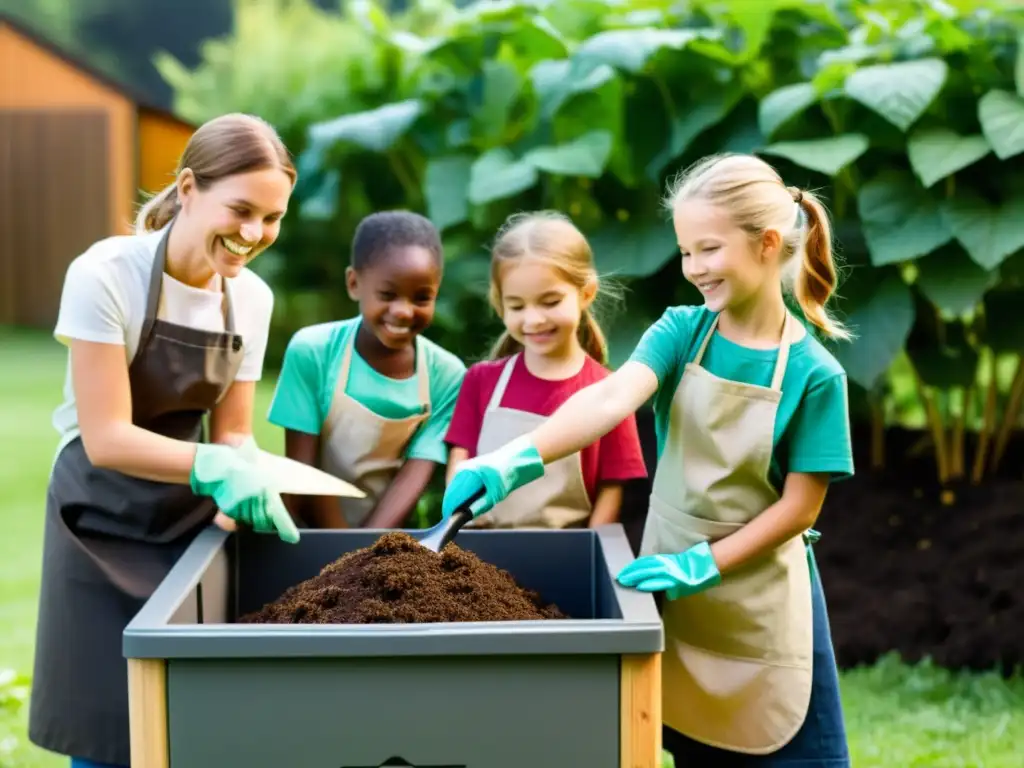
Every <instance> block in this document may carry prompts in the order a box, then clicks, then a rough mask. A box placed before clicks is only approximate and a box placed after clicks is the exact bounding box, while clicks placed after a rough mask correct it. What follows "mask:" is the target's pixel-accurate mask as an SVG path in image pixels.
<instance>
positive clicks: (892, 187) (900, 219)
mask: <svg viewBox="0 0 1024 768" xmlns="http://www.w3.org/2000/svg"><path fill="white" fill-rule="evenodd" d="M857 210H858V213H859V214H860V220H861V225H862V227H863V230H864V239H865V240H867V243H868V250H869V252H870V253H871V262H872V263H873V264H874V265H875V266H882V265H883V264H895V263H897V262H900V261H909V260H911V259H916V258H918V257H920V256H924V255H925V254H927V253H931V252H932V251H934V250H935V249H936V248H938V247H939V246H940V245H945V244H946V243H948V242H949V241H950V239H951V238H952V237H953V233H952V232H951V231H950V229H949V227H948V226H947V224H946V221H945V219H944V217H943V215H942V212H941V209H940V206H939V204H938V203H937V202H936V201H935V200H934V199H933V198H932V197H931V195H929V194H928V192H927V191H926V190H924V189H922V188H921V186H920V185H919V184H918V183H917V181H916V180H915V179H914V177H913V176H911V175H910V174H909V173H905V172H903V171H883V172H882V173H880V174H879V175H878V176H876V177H875V178H873V179H872V180H871V181H869V182H867V183H866V184H864V185H863V186H862V187H861V188H860V193H859V194H858V195H857Z"/></svg>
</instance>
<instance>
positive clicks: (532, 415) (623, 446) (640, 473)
mask: <svg viewBox="0 0 1024 768" xmlns="http://www.w3.org/2000/svg"><path fill="white" fill-rule="evenodd" d="M600 287H601V286H600V281H599V279H598V275H597V271H596V270H595V268H594V260H593V254H592V253H591V249H590V245H589V244H588V243H587V240H586V238H585V237H584V236H583V235H582V234H581V233H580V231H579V230H578V229H577V228H576V227H575V226H574V225H573V223H572V222H571V221H570V220H569V219H568V218H567V217H565V216H563V215H561V214H558V213H554V212H549V211H545V212H539V213H530V214H519V215H516V216H513V217H511V218H510V219H509V220H508V221H507V222H506V223H505V225H504V226H503V227H502V229H501V231H500V232H499V233H498V237H497V239H496V241H495V244H494V247H493V249H492V259H491V286H490V296H489V298H490V302H491V306H492V307H493V308H494V311H495V312H497V314H498V316H499V317H500V318H501V319H502V321H503V322H504V324H505V332H504V333H503V334H502V336H501V338H499V339H498V341H497V342H496V343H495V345H494V347H493V349H492V350H491V359H490V360H488V361H485V362H482V363H478V364H476V365H474V366H472V367H470V369H469V370H468V371H467V372H466V377H465V379H464V380H463V383H462V389H461V391H460V393H459V399H458V401H457V402H456V405H455V412H454V414H453V416H452V422H451V426H450V428H449V430H448V435H447V438H446V440H447V442H448V444H449V445H450V446H451V448H452V450H451V456H450V458H449V461H448V467H449V469H448V473H449V476H451V475H452V473H453V472H454V471H456V470H457V469H458V466H459V464H460V463H461V462H464V461H466V460H469V459H471V458H472V457H473V456H475V455H477V454H478V453H487V452H489V451H493V450H495V449H496V448H499V447H501V446H504V445H507V444H509V443H511V442H513V441H515V440H516V439H517V438H519V437H521V436H522V435H525V434H526V433H527V432H529V431H530V430H532V429H534V428H535V427H537V426H539V425H540V424H542V423H543V422H544V421H545V420H546V419H547V418H548V417H549V416H550V415H551V414H552V413H553V412H554V411H555V410H556V409H557V408H558V407H559V406H560V405H561V404H562V403H564V402H565V401H566V400H568V399H569V398H570V397H572V395H574V394H575V393H576V392H578V391H580V390H581V389H584V388H585V387H588V386H590V385H591V384H593V383H595V382H598V381H601V380H603V379H604V378H606V377H607V376H608V375H609V373H610V372H609V371H608V369H607V368H606V367H605V365H606V363H607V361H608V345H607V342H606V341H605V337H604V333H603V332H602V330H601V327H600V325H598V323H597V321H596V319H595V318H594V316H593V313H592V307H593V304H594V302H595V300H596V298H597V295H598V292H599V288H600ZM646 476H647V470H646V467H645V465H644V460H643V454H642V452H641V448H640V439H639V436H638V433H637V427H636V420H635V417H634V416H633V414H628V415H624V417H623V418H622V419H620V420H619V423H618V424H615V425H612V428H611V429H610V430H609V431H608V433H607V434H605V435H603V436H602V437H600V439H597V440H594V441H592V442H591V443H589V444H587V445H580V446H579V447H578V448H577V450H575V451H573V452H571V454H570V455H566V456H565V457H563V458H562V459H561V460H560V461H558V462H555V463H554V464H552V465H551V466H549V467H548V468H547V471H546V472H545V473H544V477H543V478H542V479H541V480H540V481H538V482H536V483H533V484H532V485H531V486H530V487H529V488H524V489H522V492H521V493H516V494H513V495H512V496H511V497H510V498H508V499H506V500H505V501H504V502H503V503H502V504H500V505H498V506H497V507H496V508H495V509H492V510H491V512H490V513H489V514H488V515H486V516H485V517H484V518H482V519H480V520H478V521H474V522H473V523H470V525H471V526H473V525H476V526H480V527H499V528H517V527H531V528H537V527H541V528H567V527H582V526H587V525H589V526H597V525H602V524H605V523H609V522H614V521H616V520H618V518H619V511H620V507H621V504H622V486H623V484H624V483H625V482H626V481H628V480H633V479H638V478H645V477H646Z"/></svg>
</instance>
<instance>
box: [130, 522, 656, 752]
mask: <svg viewBox="0 0 1024 768" xmlns="http://www.w3.org/2000/svg"><path fill="white" fill-rule="evenodd" d="M382 533H384V531H368V530H337V531H334V530H331V531H313V530H311V531H303V534H302V540H301V541H300V542H299V543H298V544H296V545H290V544H285V543H283V542H281V541H279V540H278V539H277V538H276V537H272V536H264V535H254V534H227V533H225V532H223V531H220V530H219V529H216V528H210V529H208V530H206V531H204V532H203V533H201V534H200V535H199V536H198V537H197V538H196V540H195V541H194V542H193V543H192V545H191V546H190V547H189V549H188V550H187V551H186V552H185V554H184V555H183V556H182V558H181V560H180V561H179V562H178V563H177V565H176V566H175V567H174V569H173V570H172V571H171V573H170V574H169V575H168V576H167V578H166V579H165V580H164V582H163V583H162V584H161V586H160V587H159V588H158V589H157V591H156V592H155V593H154V595H153V596H152V598H150V600H149V601H148V602H147V603H146V604H145V606H144V607H143V608H142V610H141V611H140V612H139V613H138V614H137V615H136V616H135V618H134V619H133V621H132V622H131V623H130V624H129V625H128V627H127V628H126V629H125V632H124V644H123V650H124V655H125V657H126V658H127V659H128V669H129V696H130V707H131V719H132V723H131V725H132V766H133V768H233V766H239V767H240V768H241V767H243V766H244V768H284V767H285V766H287V767H288V768H383V767H384V766H414V767H415V768H456V767H458V768H463V767H464V768H525V766H536V767H537V768H584V767H585V768H623V767H624V766H628V768H657V767H658V766H659V764H660V752H661V738H660V734H661V671H660V661H661V655H660V652H661V651H662V649H663V633H662V625H661V621H660V617H659V615H658V611H657V608H656V605H655V602H654V600H653V598H652V597H651V596H650V595H646V594H643V593H638V592H635V591H632V590H626V589H622V588H621V587H619V586H618V585H617V584H616V583H615V581H614V574H615V573H616V572H617V571H618V570H619V569H620V568H621V567H622V566H623V565H625V564H626V563H628V562H629V561H630V560H631V559H632V558H633V554H632V551H631V550H630V547H629V544H628V542H627V540H626V536H625V533H624V532H623V529H622V527H621V526H620V525H618V524H615V525H609V526H604V527H602V528H599V529H595V530H567V531H545V530H521V531H506V530H496V531H484V530H464V531H463V532H461V533H460V534H459V536H458V538H457V539H456V543H457V544H458V546H460V547H462V548H464V549H468V550H471V551H473V552H475V553H476V554H477V555H478V556H479V557H480V558H481V559H482V560H485V561H487V562H490V563H493V564H494V565H496V566H498V567H500V568H505V569H507V570H508V571H509V572H510V573H512V575H513V576H514V577H515V578H516V580H517V581H518V582H519V583H520V584H522V585H523V586H525V587H528V588H531V589H536V590H537V591H539V592H540V593H541V594H542V595H543V597H544V598H545V599H546V600H548V601H552V602H555V603H557V604H558V605H559V606H560V607H561V608H562V609H563V611H565V612H566V613H567V614H569V615H570V616H572V619H570V620H557V621H528V622H466V623H452V624H373V625H352V624H336V625H278V624H274V625H259V624H256V625H254V624H234V623H232V622H233V621H234V618H235V617H236V616H238V615H241V614H244V613H247V612H249V611H252V610H255V609H257V608H259V607H260V606H261V605H263V604H264V603H266V602H269V601H271V600H274V599H275V598H277V597H278V596H279V595H280V594H281V593H282V592H283V591H284V590H285V589H286V588H288V587H290V586H292V585H293V584H297V583H298V582H300V581H303V580H305V579H307V578H310V577H312V576H314V575H316V574H317V573H318V572H319V571H320V569H321V568H322V567H323V566H324V565H326V564H327V563H329V562H331V561H333V560H335V559H336V558H338V557H340V556H341V555H342V554H344V553H345V552H349V551H351V550H354V549H359V548H361V547H365V546H369V545H370V544H372V543H373V542H374V541H376V539H377V538H378V537H379V536H380V535H381V534H382ZM410 533H412V534H413V535H418V534H419V533H420V532H417V531H410Z"/></svg>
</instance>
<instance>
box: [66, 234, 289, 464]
mask: <svg viewBox="0 0 1024 768" xmlns="http://www.w3.org/2000/svg"><path fill="white" fill-rule="evenodd" d="M162 236H163V230H161V231H159V232H150V233H147V234H144V235H116V236H114V237H108V238H106V239H104V240H100V241H99V242H97V243H95V244H94V245H92V246H91V247H90V248H89V249H88V250H86V251H85V252H84V253H83V254H81V255H80V256H78V257H76V258H75V260H74V261H72V262H71V264H70V265H69V266H68V270H67V273H66V275H65V277H64V289H63V293H62V294H61V299H60V309H59V311H58V315H57V326H56V328H55V329H54V332H53V335H54V337H55V338H56V339H57V340H58V341H59V342H61V343H62V344H65V345H70V341H71V339H79V340H82V341H95V342H105V343H107V344H123V345H124V347H125V360H126V362H127V363H131V361H132V359H133V358H134V357H135V352H136V350H137V349H138V345H139V336H140V335H141V333H142V322H143V320H144V319H145V315H146V301H147V299H148V297H149V276H150V272H151V270H152V267H153V259H154V258H155V257H156V247H157V244H158V243H159V242H160V238H161V237H162ZM228 283H229V291H230V294H231V309H232V312H233V315H234V320H235V332H236V333H238V334H239V335H240V336H241V337H242V343H243V350H244V356H243V358H242V365H241V368H240V369H239V371H238V375H237V376H236V379H237V380H238V381H259V380H260V378H261V377H262V375H263V358H264V355H265V354H266V350H267V337H268V335H269V333H270V316H271V313H272V312H273V309H274V294H273V292H272V291H271V290H270V287H269V286H268V285H267V284H266V283H265V282H264V281H263V279H262V278H260V277H259V276H258V275H257V274H256V273H255V272H252V271H251V270H249V269H243V270H242V271H241V272H240V273H239V275H238V276H237V277H234V278H230V279H229V280H228ZM162 295H163V302H162V304H163V306H162V307H161V310H160V317H161V319H164V320H167V321H169V322H173V323H176V324H178V325H185V326H190V327H193V328H201V329H203V330H211V331H222V330H224V314H223V307H222V299H223V294H222V293H221V292H220V291H209V290H203V289H200V288H193V287H191V286H188V285H185V284H184V283H181V282H179V281H177V280H175V279H174V278H172V277H171V276H170V275H168V274H166V273H165V274H164V276H163V294H162ZM53 426H54V427H55V428H56V430H57V432H58V433H59V434H60V436H61V439H60V444H59V446H58V448H57V453H60V450H61V448H63V447H64V446H65V445H67V443H69V442H70V441H71V440H73V439H74V438H75V437H76V436H77V435H78V412H77V409H76V407H75V394H74V389H73V387H72V385H71V364H70V355H69V359H68V366H67V372H66V374H65V378H64V401H63V402H62V403H61V404H60V406H58V407H57V409H56V410H55V411H54V414H53Z"/></svg>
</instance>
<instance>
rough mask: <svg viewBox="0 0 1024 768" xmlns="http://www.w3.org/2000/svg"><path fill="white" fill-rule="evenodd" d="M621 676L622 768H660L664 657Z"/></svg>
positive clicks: (635, 661)
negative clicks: (662, 661)
mask: <svg viewBox="0 0 1024 768" xmlns="http://www.w3.org/2000/svg"><path fill="white" fill-rule="evenodd" d="M621 675H622V678H621V679H622V683H621V686H620V689H619V701H620V710H619V711H620V720H619V741H620V743H621V745H622V747H621V759H620V764H621V766H622V768H660V766H661V654H660V653H651V654H643V655H635V656H631V655H626V656H623V657H622V661H621ZM133 768H134V766H133Z"/></svg>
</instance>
